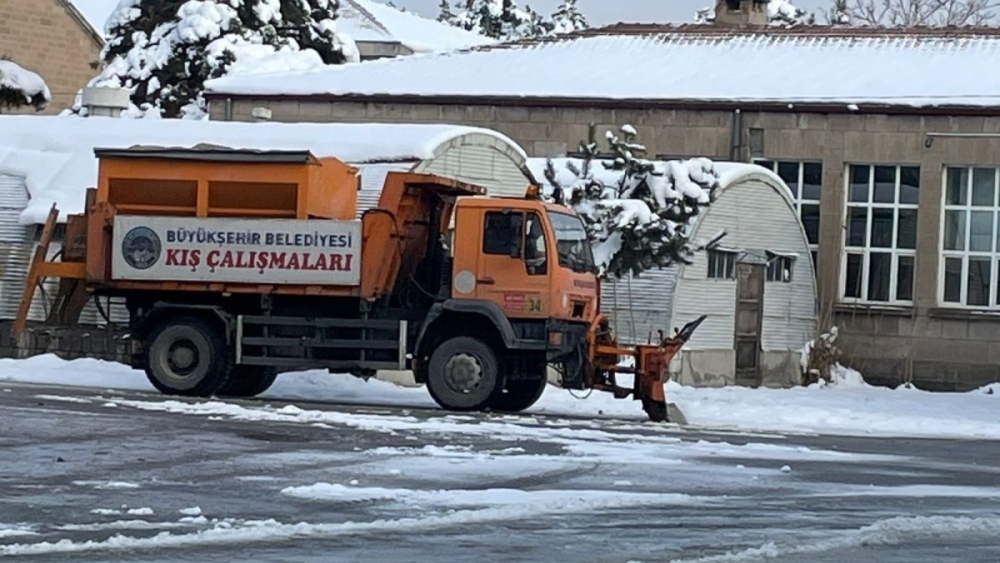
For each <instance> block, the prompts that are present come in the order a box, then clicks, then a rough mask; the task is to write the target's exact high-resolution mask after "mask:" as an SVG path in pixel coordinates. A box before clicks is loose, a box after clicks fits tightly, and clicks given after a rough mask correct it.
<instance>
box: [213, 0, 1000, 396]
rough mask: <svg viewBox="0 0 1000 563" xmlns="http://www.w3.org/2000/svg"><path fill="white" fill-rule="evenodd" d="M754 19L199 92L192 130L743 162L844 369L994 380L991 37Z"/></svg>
mask: <svg viewBox="0 0 1000 563" xmlns="http://www.w3.org/2000/svg"><path fill="white" fill-rule="evenodd" d="M744 2H747V0H744ZM755 16H758V14H757V13H756V12H754V11H753V6H749V9H746V10H742V11H740V10H735V11H733V13H726V12H722V13H720V14H719V17H718V18H717V20H716V24H715V25H714V26H658V25H624V24H619V25H615V26H611V27H608V28H604V29H600V30H593V31H589V32H583V33H579V34H574V35H570V36H563V37H559V38H555V39H550V40H542V41H535V42H523V43H516V44H508V45H502V46H497V47H486V48H480V49H474V50H470V51H466V52H463V53H460V54H451V55H441V56H425V57H418V58H408V59H397V60H392V61H376V62H373V63H369V64H364V65H355V66H353V67H343V68H333V69H330V70H328V71H325V72H320V73H315V72H314V73H309V74H299V75H297V74H284V75H280V76H266V77H232V78H227V79H221V80H219V81H216V82H213V83H210V85H209V86H210V92H209V94H208V97H209V99H210V102H211V111H210V113H211V117H212V119H215V120H248V119H250V116H251V112H252V110H253V109H254V108H256V107H261V106H263V107H268V108H270V109H271V111H272V116H273V119H274V120H278V121H345V122H351V121H358V122H379V121H383V122H444V123H459V124H468V125H475V126H481V127H487V128H491V129H495V130H498V131H500V132H503V133H505V134H506V135H508V136H509V137H511V138H512V139H514V140H515V141H516V142H518V143H519V144H521V145H522V146H523V147H525V149H526V150H527V151H528V152H529V154H530V155H531V156H536V157H537V156H563V155H572V154H573V152H574V150H575V148H576V147H577V146H578V143H579V142H580V141H581V140H582V139H584V138H585V137H586V135H587V130H588V124H591V123H594V124H597V126H598V127H599V129H600V131H601V132H603V131H604V130H608V129H617V128H618V127H620V126H621V125H622V124H625V123H630V124H632V125H634V126H635V128H636V129H637V130H638V132H639V137H640V140H641V141H642V142H643V143H644V144H646V145H647V147H648V149H649V154H650V155H651V156H659V157H686V156H708V157H714V158H718V159H723V160H734V161H744V162H746V161H757V162H760V163H761V164H763V165H765V166H768V167H770V168H772V169H774V170H775V171H776V172H777V173H778V174H779V175H780V176H781V177H782V178H783V179H784V180H785V181H786V183H787V184H788V185H789V186H790V187H791V188H792V191H793V199H794V202H795V206H796V208H797V209H798V210H799V213H800V215H801V219H802V222H803V224H804V226H805V229H806V232H807V234H808V237H809V242H810V244H811V251H812V252H813V255H814V260H815V267H816V268H817V280H818V286H819V288H818V289H819V299H820V306H821V311H822V314H821V316H820V319H821V323H820V324H821V326H832V325H836V326H838V327H839V328H840V333H841V340H840V341H839V344H840V345H841V348H842V349H843V350H844V351H845V360H846V361H847V362H848V363H850V364H851V365H852V366H853V367H855V368H856V369H859V370H860V371H862V372H863V373H864V374H865V375H866V377H868V378H869V380H870V381H872V382H880V383H889V384H897V383H900V382H903V381H913V382H915V383H916V384H918V385H920V386H922V387H925V388H931V389H968V388H972V387H976V386H979V385H982V384H984V383H986V382H992V381H996V380H998V379H1000V308H998V304H1000V289H998V286H1000V284H998V283H997V282H998V281H1000V280H998V278H1000V201H998V199H997V198H998V194H1000V187H998V177H1000V77H998V75H997V74H996V72H995V71H994V64H995V60H996V55H997V54H998V53H1000V31H998V30H996V29H919V30H906V31H904V30H879V29H855V28H837V27H833V28H830V27H802V28H776V27H768V28H762V27H754V25H752V24H753V23H754V19H753V18H754V17H755ZM741 17H742V18H745V20H740V19H739V18H741ZM757 19H759V17H758V18H757Z"/></svg>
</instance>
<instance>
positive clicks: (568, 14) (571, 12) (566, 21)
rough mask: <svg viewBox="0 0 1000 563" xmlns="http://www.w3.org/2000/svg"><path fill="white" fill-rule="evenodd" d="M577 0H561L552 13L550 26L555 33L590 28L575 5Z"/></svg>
mask: <svg viewBox="0 0 1000 563" xmlns="http://www.w3.org/2000/svg"><path fill="white" fill-rule="evenodd" d="M576 2H577V0H563V3H562V4H559V6H558V7H557V8H556V11H555V12H553V13H552V27H553V31H554V32H555V33H571V32H574V31H582V30H584V29H590V24H589V23H588V22H587V18H586V17H585V16H584V15H583V14H582V13H580V9H579V8H577V6H576Z"/></svg>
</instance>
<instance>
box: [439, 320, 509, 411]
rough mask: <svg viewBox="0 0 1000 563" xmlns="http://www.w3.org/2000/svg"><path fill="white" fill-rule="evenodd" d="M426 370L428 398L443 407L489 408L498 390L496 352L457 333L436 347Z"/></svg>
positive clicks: (499, 385) (456, 409)
mask: <svg viewBox="0 0 1000 563" xmlns="http://www.w3.org/2000/svg"><path fill="white" fill-rule="evenodd" d="M427 371H428V373H427V389H428V390H429V391H430V393H431V397H433V398H434V401H435V402H437V404H438V405H440V406H441V408H444V409H447V410H452V411H475V410H480V409H483V408H486V407H489V406H491V404H492V402H493V400H494V398H495V397H496V396H497V394H498V392H499V390H500V389H501V384H500V375H499V365H498V363H497V358H496V354H494V353H493V350H492V349H491V348H490V347H489V346H488V345H487V344H486V343H485V342H483V341H482V340H478V339H476V338H470V337H467V336H460V337H457V338H452V339H451V340H448V341H446V342H444V343H443V344H441V345H440V346H438V347H437V349H436V350H434V352H433V353H432V354H431V359H430V362H429V365H428V370H427Z"/></svg>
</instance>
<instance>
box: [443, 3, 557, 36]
mask: <svg viewBox="0 0 1000 563" xmlns="http://www.w3.org/2000/svg"><path fill="white" fill-rule="evenodd" d="M456 7H458V8H460V12H459V13H458V14H457V15H456V16H455V18H454V21H453V23H452V24H453V25H455V26H456V27H461V28H462V29H465V30H467V31H473V32H476V33H479V34H481V35H485V36H486V37H492V38H493V39H500V40H502V41H510V40H516V39H523V38H528V37H540V36H542V35H546V34H548V33H550V32H551V31H552V29H553V26H552V24H551V23H550V22H547V21H545V19H544V18H543V17H542V16H541V15H539V14H538V12H535V11H534V10H532V9H531V7H530V6H525V7H524V9H521V8H519V7H518V6H517V3H516V2H515V1H514V0H465V1H464V2H459V3H458V4H457V5H456Z"/></svg>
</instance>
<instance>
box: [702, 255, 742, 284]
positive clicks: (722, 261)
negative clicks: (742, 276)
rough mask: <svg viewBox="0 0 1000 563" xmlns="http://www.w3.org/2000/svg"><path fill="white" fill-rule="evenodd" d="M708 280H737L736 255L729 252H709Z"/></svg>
mask: <svg viewBox="0 0 1000 563" xmlns="http://www.w3.org/2000/svg"><path fill="white" fill-rule="evenodd" d="M707 254H708V279H710V280H733V279H736V253H735V252H731V251H728V250H709V251H708V253H707Z"/></svg>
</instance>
